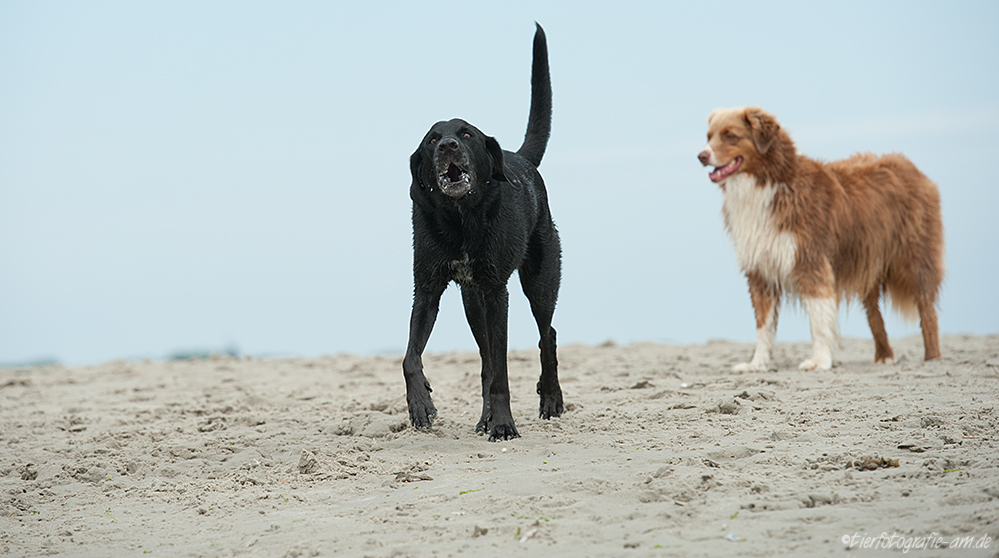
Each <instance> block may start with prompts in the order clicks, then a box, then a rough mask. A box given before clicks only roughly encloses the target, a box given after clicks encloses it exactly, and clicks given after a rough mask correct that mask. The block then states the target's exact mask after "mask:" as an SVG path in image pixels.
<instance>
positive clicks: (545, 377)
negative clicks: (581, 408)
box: [520, 226, 563, 419]
mask: <svg viewBox="0 0 999 558" xmlns="http://www.w3.org/2000/svg"><path fill="white" fill-rule="evenodd" d="M561 266H562V261H561V248H560V245H559V240H558V235H557V233H556V232H555V230H554V226H553V227H552V228H551V229H549V230H548V231H546V232H545V233H542V234H540V235H538V236H537V237H536V238H535V239H534V241H532V242H531V245H530V246H529V248H528V254H527V259H526V261H525V262H524V265H522V266H521V268H520V284H521V286H522V287H523V288H524V294H525V295H527V299H528V300H529V301H530V302H531V312H532V313H533V314H534V319H535V321H537V323H538V333H539V334H540V336H541V340H540V341H539V342H538V348H540V349H541V378H540V379H539V380H538V395H540V396H541V403H540V406H539V409H538V415H539V416H540V417H541V418H543V419H549V418H551V417H557V416H560V415H561V414H562V411H563V405H562V388H561V387H559V384H558V357H557V355H556V349H557V346H556V341H555V328H553V327H552V325H551V324H552V316H553V315H554V314H555V301H556V300H557V299H558V289H559V282H560V279H561V275H562V272H561Z"/></svg>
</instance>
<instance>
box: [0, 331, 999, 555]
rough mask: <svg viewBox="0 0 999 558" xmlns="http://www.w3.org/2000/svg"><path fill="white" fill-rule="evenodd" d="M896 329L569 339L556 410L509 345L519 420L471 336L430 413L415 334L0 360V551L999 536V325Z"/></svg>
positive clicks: (889, 548)
mask: <svg viewBox="0 0 999 558" xmlns="http://www.w3.org/2000/svg"><path fill="white" fill-rule="evenodd" d="M893 346H894V348H895V354H896V355H897V357H898V361H897V362H896V363H895V364H890V365H875V364H874V363H873V354H874V349H873V342H872V341H870V340H850V339H847V340H844V341H843V343H842V348H841V349H840V350H839V351H838V352H837V353H836V355H835V357H834V358H835V360H834V367H833V369H832V370H829V371H819V372H802V371H799V370H798V369H797V363H798V362H799V361H800V360H801V359H803V358H804V357H805V356H807V355H808V352H809V346H808V345H807V344H778V346H777V349H776V351H775V360H776V364H777V367H778V369H777V370H771V371H768V372H746V373H734V372H732V371H731V366H732V365H733V364H735V363H738V362H742V361H745V360H747V359H748V358H749V357H750V355H751V354H752V346H751V345H747V344H737V343H727V342H712V343H708V344H705V345H659V344H636V345H628V346H617V345H614V344H613V343H608V344H606V345H604V346H598V347H591V346H578V345H576V346H564V347H560V349H559V351H560V352H559V360H560V370H559V372H560V377H561V380H562V388H563V391H564V393H565V401H566V408H567V412H566V413H565V414H564V415H563V416H562V417H561V418H558V419H553V420H551V421H543V420H540V419H538V418H537V405H538V401H537V396H536V394H535V391H534V386H535V382H536V381H537V377H538V374H539V373H540V365H539V363H538V355H537V351H518V352H511V353H510V354H509V362H510V380H511V392H512V398H513V411H514V417H515V419H516V421H517V427H518V429H519V431H520V433H521V435H522V438H520V439H517V440H514V441H510V442H502V443H490V442H488V441H487V440H486V439H485V438H483V437H481V436H478V435H476V434H475V432H474V427H475V423H476V421H477V420H478V414H479V411H480V410H481V407H480V405H481V403H480V399H479V396H478V393H479V379H478V376H479V361H478V354H477V353H444V354H434V353H430V354H428V355H427V356H426V358H425V365H426V371H427V376H428V378H429V379H430V381H431V383H432V384H433V387H434V393H433V396H434V401H435V403H436V405H437V408H438V410H439V417H438V420H437V423H436V424H435V426H434V428H433V429H432V430H431V431H429V432H419V431H415V430H413V429H412V428H411V427H409V425H408V415H407V412H406V402H405V397H404V393H405V388H404V385H403V381H402V372H401V365H400V363H401V357H399V356H392V357H388V356H385V357H361V356H353V355H335V356H328V357H322V358H314V359H304V358H290V359H256V358H245V357H244V358H234V357H224V356H219V357H211V358H207V359H200V360H187V361H162V362H156V361H154V362H123V361H118V362H110V363H106V364H103V365H100V366H89V367H76V368H66V367H60V366H46V367H35V368H25V369H0V487H2V497H0V512H2V517H0V554H2V555H4V556H45V555H58V556H79V557H84V556H86V557H107V556H111V557H117V556H146V555H151V556H164V557H167V556H169V557H175V556H182V557H186V556H192V557H193V556H204V557H216V556H275V557H286V558H293V557H311V556H372V557H402V556H441V557H445V556H521V555H522V556H670V557H673V556H676V557H680V556H683V557H691V556H693V557H698V556H737V555H738V556H900V555H908V556H920V557H922V556H954V557H961V558H965V557H994V556H999V540H997V539H999V440H997V436H996V432H997V428H999V410H997V408H996V407H997V404H996V402H997V401H999V336H995V335H993V336H953V335H952V336H945V337H944V338H943V340H942V350H943V358H941V359H938V360H936V361H932V362H929V363H924V362H923V361H922V360H921V355H922V342H921V340H920V339H918V338H909V339H895V340H893ZM865 458H869V459H865ZM882 534H885V536H884V538H878V537H881V535H882Z"/></svg>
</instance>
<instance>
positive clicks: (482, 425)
mask: <svg viewBox="0 0 999 558" xmlns="http://www.w3.org/2000/svg"><path fill="white" fill-rule="evenodd" d="M486 432H489V423H488V422H486V419H479V422H478V424H476V425H475V433H476V434H480V435H481V434H485V433H486Z"/></svg>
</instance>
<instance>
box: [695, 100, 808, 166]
mask: <svg viewBox="0 0 999 558" xmlns="http://www.w3.org/2000/svg"><path fill="white" fill-rule="evenodd" d="M788 149H790V152H791V154H792V157H793V153H794V145H793V144H792V143H791V140H790V138H788V136H787V134H786V133H784V131H783V130H781V127H780V124H778V123H777V119H775V118H774V117H773V116H772V115H771V114H770V113H767V112H765V111H763V110H761V109H759V108H755V107H736V108H730V109H715V110H714V111H713V112H712V113H711V115H710V116H708V143H707V144H706V145H705V146H704V149H702V150H701V152H700V153H698V155H697V158H698V160H700V161H701V164H702V165H704V166H707V165H711V166H713V167H715V169H714V170H713V171H711V172H710V173H709V174H708V177H709V178H710V179H711V181H712V182H714V183H716V184H723V183H724V182H725V180H726V179H728V177H730V176H732V175H733V174H736V173H739V172H745V173H749V174H752V175H754V176H757V177H759V178H762V179H763V180H762V182H768V181H769V180H770V179H771V178H773V177H772V175H773V173H772V172H768V171H772V170H774V169H772V168H769V167H773V165H774V164H780V165H781V166H786V164H787V161H786V159H787V150H788Z"/></svg>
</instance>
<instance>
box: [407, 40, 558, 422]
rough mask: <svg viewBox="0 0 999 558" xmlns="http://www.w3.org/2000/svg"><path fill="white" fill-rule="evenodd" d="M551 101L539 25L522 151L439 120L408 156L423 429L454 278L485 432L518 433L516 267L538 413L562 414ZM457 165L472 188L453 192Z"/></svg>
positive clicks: (414, 354) (412, 377) (414, 384)
mask: <svg viewBox="0 0 999 558" xmlns="http://www.w3.org/2000/svg"><path fill="white" fill-rule="evenodd" d="M551 107H552V104H551V79H550V76H549V72H548V50H547V46H546V43H545V34H544V31H543V30H542V29H541V26H540V25H539V26H538V27H537V32H536V33H535V35H534V63H533V66H532V72H531V112H530V116H529V118H528V125H527V134H526V136H525V138H524V143H523V145H522V146H521V147H520V149H519V150H518V151H517V152H516V153H513V152H510V151H504V150H502V149H501V148H500V146H499V143H497V142H496V140H495V139H493V138H491V137H489V136H487V135H485V134H483V133H482V132H481V131H479V129H478V128H476V127H475V126H472V125H471V124H469V123H468V122H465V121H464V120H460V119H454V120H450V121H447V122H438V123H436V124H434V125H433V127H432V128H430V131H429V132H427V135H426V137H424V138H423V142H422V143H421V144H420V147H419V148H418V149H417V150H416V152H415V153H413V156H412V157H411V158H410V169H411V171H412V174H413V183H412V186H411V187H410V196H411V197H412V198H413V278H414V294H413V314H412V318H411V320H410V326H409V346H408V348H407V350H406V357H405V359H404V360H403V363H402V369H403V375H404V376H405V378H406V400H407V402H408V403H409V418H410V421H411V422H412V423H413V426H414V427H416V428H420V429H426V428H429V427H430V426H431V424H432V423H433V420H434V418H435V417H436V416H437V409H436V408H435V407H434V404H433V402H432V401H431V399H430V392H431V391H432V390H431V389H430V383H429V382H428V381H427V378H426V376H425V375H424V374H423V357H422V355H423V349H424V348H425V347H426V344H427V339H428V338H429V337H430V331H431V330H432V329H433V326H434V321H435V320H436V318H437V309H438V305H439V303H440V298H441V294H442V293H443V292H444V289H445V287H447V285H448V283H449V282H450V281H455V282H456V283H458V284H459V286H460V287H461V298H462V301H463V302H464V305H465V316H466V318H467V319H468V325H469V326H470V327H471V329H472V335H473V336H474V337H475V342H476V343H477V344H478V346H479V355H480V356H481V357H482V418H481V419H480V420H479V422H478V424H477V425H476V426H475V430H476V431H477V432H480V433H484V432H488V433H489V440H490V441H496V440H509V439H512V438H517V437H519V434H518V433H517V428H516V426H514V423H513V415H512V414H511V412H510V386H509V383H508V381H507V362H506V349H507V307H508V302H509V295H508V293H507V282H508V281H509V279H510V275H512V274H513V270H515V269H516V270H518V271H519V275H520V283H521V286H522V287H523V289H524V294H525V295H527V298H528V300H529V301H530V303H531V311H532V312H533V313H534V318H535V320H536V321H537V323H538V332H539V333H540V335H541V341H540V343H539V344H538V345H539V347H540V348H541V379H540V381H539V382H538V393H539V394H540V396H541V405H540V410H539V413H540V416H541V417H542V418H545V419H547V418H550V417H557V416H559V415H561V414H562V409H563V408H562V389H561V388H560V387H559V383H558V360H557V358H556V355H555V329H554V328H552V327H551V321H552V314H553V313H554V312H555V300H556V298H557V297H558V288H559V279H560V276H561V247H560V244H559V239H558V232H556V230H555V224H554V223H553V222H552V218H551V213H550V212H549V210H548V195H547V193H546V191H545V185H544V181H543V180H542V179H541V175H540V174H539V173H538V170H537V166H538V165H539V164H541V158H542V156H543V155H544V153H545V147H546V146H547V144H548V135H549V132H550V130H551ZM463 165H464V166H463ZM456 167H458V168H456ZM459 171H461V172H465V173H467V176H468V177H469V179H468V180H469V183H470V189H468V190H467V192H465V193H464V194H463V195H457V196H454V195H453V194H454V193H457V190H456V189H455V187H454V186H452V184H453V183H454V182H455V181H457V180H458V177H459V176H460V172H459ZM442 186H443V187H444V190H442ZM445 190H447V191H451V192H452V195H448V193H446V192H445Z"/></svg>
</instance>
